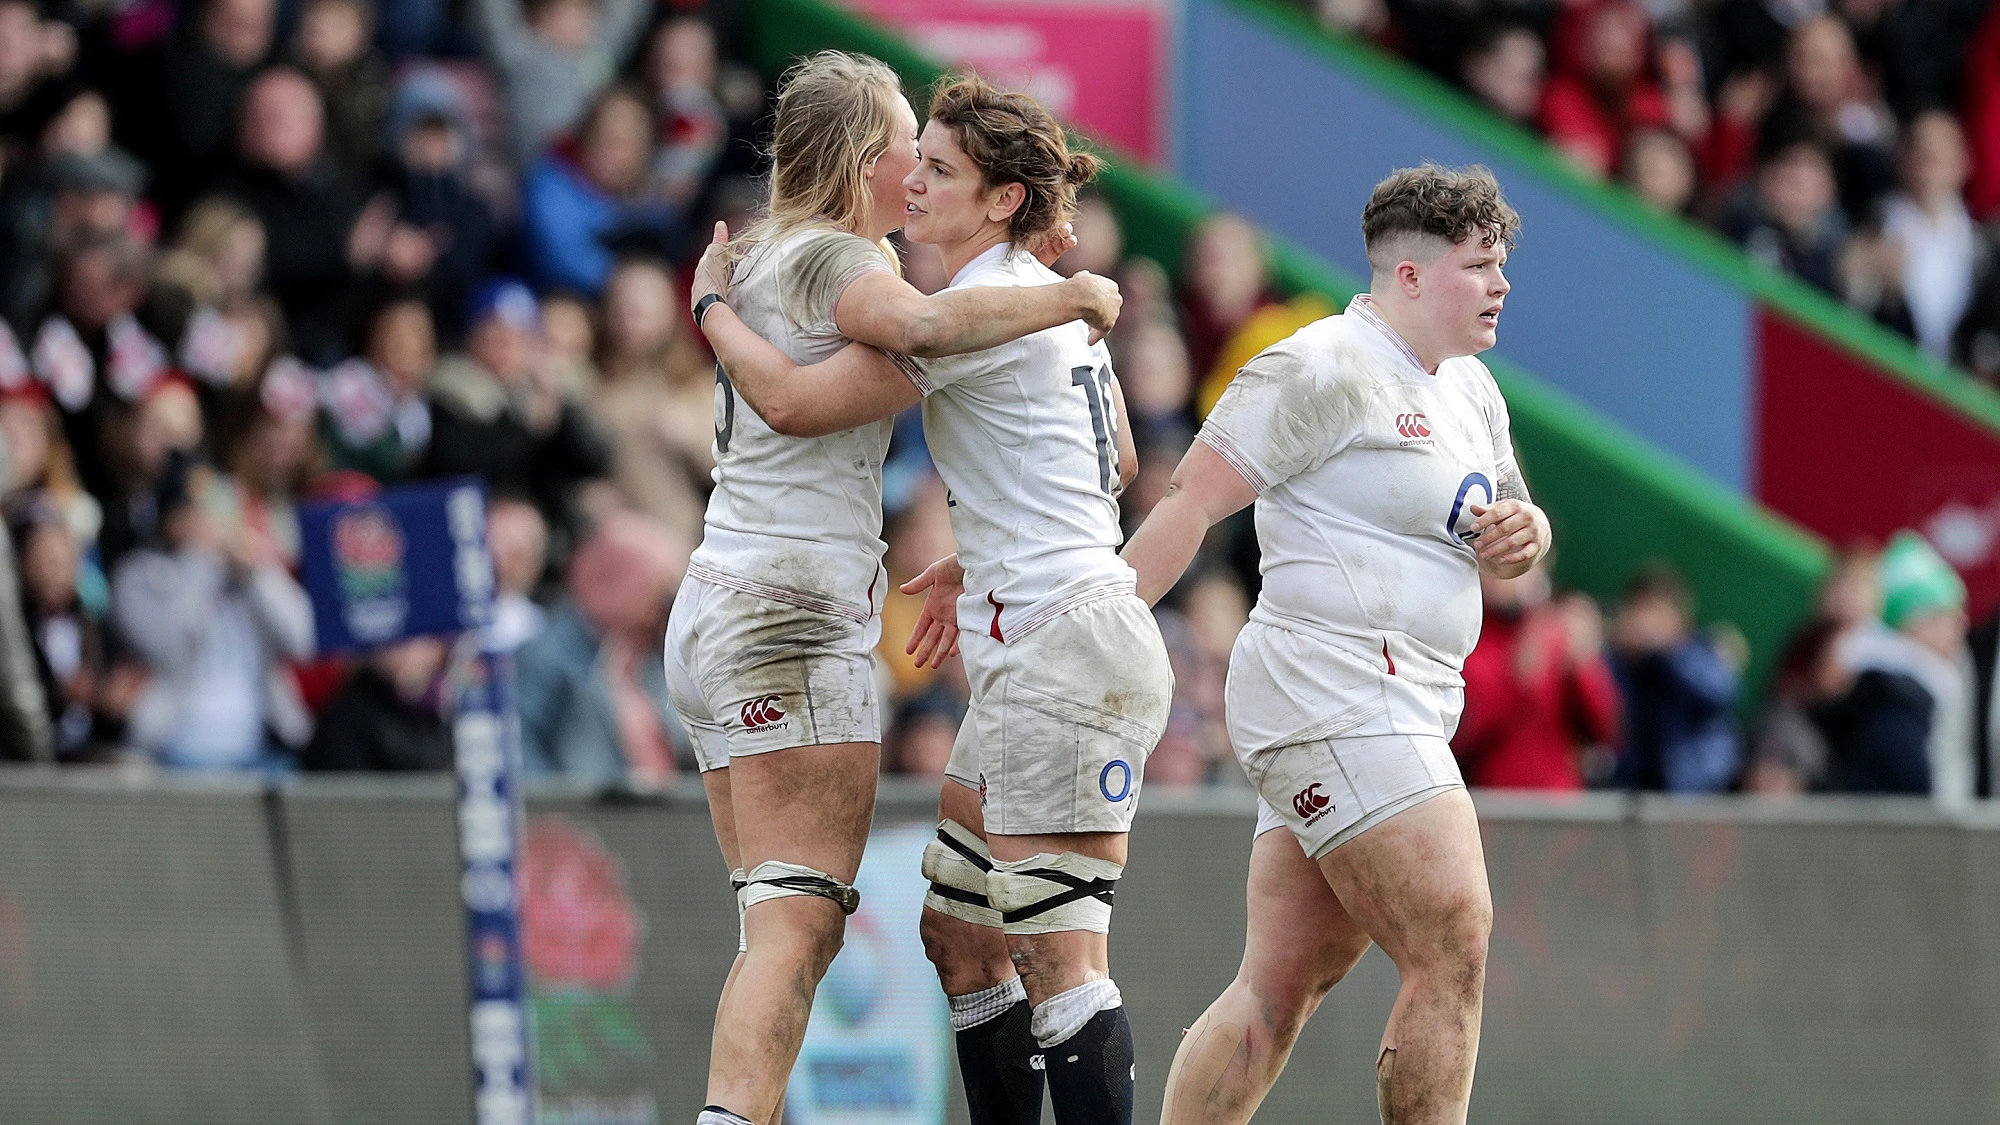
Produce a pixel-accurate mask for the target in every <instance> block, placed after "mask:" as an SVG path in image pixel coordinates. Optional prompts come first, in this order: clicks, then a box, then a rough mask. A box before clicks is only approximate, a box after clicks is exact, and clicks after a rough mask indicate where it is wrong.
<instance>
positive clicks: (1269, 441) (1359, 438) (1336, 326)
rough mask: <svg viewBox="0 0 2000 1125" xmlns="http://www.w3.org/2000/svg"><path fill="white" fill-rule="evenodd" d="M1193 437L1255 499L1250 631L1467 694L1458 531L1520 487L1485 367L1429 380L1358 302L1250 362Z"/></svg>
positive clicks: (1469, 561)
mask: <svg viewBox="0 0 2000 1125" xmlns="http://www.w3.org/2000/svg"><path fill="white" fill-rule="evenodd" d="M1199 440H1200V441H1202V442H1205V443H1206V444H1207V445H1208V446H1209V447H1210V448H1212V449H1214V450H1215V452H1216V453H1217V454H1219V455H1220V456H1221V457H1222V459H1223V460H1225V461H1228V462H1229V463H1230V464H1231V465H1232V466H1234V467H1235V469H1236V471H1237V472H1239V473H1242V474H1243V479H1244V480H1245V481H1248V482H1249V483H1250V485H1251V487H1253V488H1255V489H1256V490H1257V507H1256V519H1257V545H1258V547H1259V548H1260V550H1261V551H1262V553H1263V561H1262V563H1261V565H1260V569H1261V570H1262V572H1263V575H1264V588H1263V591H1262V593H1260V594H1259V595H1258V597H1257V604H1256V606H1255V608H1254V609H1252V611H1251V614H1250V619H1251V620H1252V621H1260V622H1262V623H1264V624H1267V625H1275V626H1278V627H1280V628H1285V629H1292V630H1294V631H1298V632H1304V633H1307V634H1309V635H1314V636H1318V637H1321V638H1323V639H1325V640H1328V641H1330V642H1332V643H1333V644H1335V645H1337V646H1338V647H1340V648H1342V649H1344V650H1347V651H1349V652H1351V653H1353V654H1354V655H1356V656H1357V657H1360V658H1362V659H1367V660H1371V661H1373V662H1374V664H1375V665H1376V666H1377V667H1379V668H1383V669H1384V670H1387V671H1392V672H1393V673H1394V674H1395V675H1398V676H1403V677H1407V678H1409V679H1411V680H1413V681H1416V682H1419V683H1428V684H1433V685H1437V686H1444V687H1459V686H1461V685H1462V684H1463V682H1464V681H1463V680H1461V679H1460V677H1459V671H1460V669H1462V668H1463V667H1464V666H1465V657H1466V654H1468V653H1470V652H1471V651H1472V646H1473V644H1474V643H1475V642H1477V641H1478V640H1479V622H1480V594H1479V565H1478V560H1477V559H1476V558H1475V557H1474V555H1473V553H1472V546H1471V545H1470V544H1469V543H1467V542H1466V541H1465V540H1463V539H1461V538H1460V534H1461V533H1462V532H1464V531H1466V530H1467V529H1469V528H1470V526H1471V524H1472V518H1473V517H1472V513H1471V512H1470V511H1469V510H1468V509H1469V508H1471V506H1472V505H1474V504H1491V503H1493V501H1494V498H1495V496H1496V494H1497V493H1498V492H1499V491H1500V490H1501V486H1502V482H1503V481H1510V480H1511V481H1514V482H1516V487H1518V482H1519V469H1518V468H1517V467H1516V465H1515V463H1514V452H1513V443H1512V439H1511V438H1510V436H1509V434H1508V425H1507V405H1506V403H1505V402H1504V401H1503V400H1502V399H1501V397H1500V391H1499V388H1498V387H1496V386H1494V383H1493V376H1492V375H1491V374H1490V373H1488V372H1487V370H1486V365H1485V364H1483V363H1481V362H1480V361H1479V360H1477V359H1475V358H1473V357H1470V356H1466V357H1463V358H1459V359H1450V360H1446V361H1445V362H1444V363H1442V364H1440V365H1439V367H1438V372H1437V374H1436V375H1431V374H1429V373H1428V372H1426V371H1425V370H1424V369H1423V366H1422V365H1421V364H1420V363H1418V361H1417V357H1416V353H1415V352H1413V351H1412V350H1410V347H1409V345H1408V344H1407V343H1406V342H1404V341H1403V339H1402V338H1401V337H1400V336H1398V335H1397V334H1396V333H1395V331H1394V330H1393V329H1391V328H1390V327H1389V326H1388V324H1387V323H1386V322H1384V321H1383V320H1382V319H1381V317H1380V316H1379V315H1378V314H1376V312H1375V311H1374V308H1373V306H1372V303H1371V302H1370V301H1369V299H1368V297H1367V295H1366V294H1363V295H1361V296H1359V297H1356V298H1355V299H1354V301H1353V302H1351V303H1349V305H1348V306H1347V312H1346V314H1345V315H1342V316H1330V317H1327V318H1325V319H1324V320H1320V321H1317V322H1315V323H1313V324H1309V325H1307V326H1306V327H1304V328H1302V329H1300V330H1299V331H1298V332H1296V333H1294V334H1292V335H1291V336H1290V337H1287V338H1286V339H1284V340H1282V341H1280V342H1279V343H1277V344H1274V345H1272V346H1271V347H1270V348H1268V349H1266V350H1265V351H1263V352H1262V353H1260V354H1259V355H1258V356H1257V357H1256V358H1255V359H1252V360H1251V361H1250V362H1249V363H1247V364H1245V365H1244V366H1243V370H1242V371H1240V372H1239V373H1238V374H1237V376H1236V378H1235V380H1234V381H1233V382H1231V383H1230V385H1229V388H1228V389H1227V390H1226V391H1224V392H1223V394H1222V398H1221V400H1220V401H1218V402H1217V403H1216V405H1215V409H1214V410H1213V411H1212V412H1211V413H1210V414H1209V416H1208V421H1207V423H1206V424H1205V425H1204V426H1203V427H1202V430H1201V434H1200V435H1199ZM1520 498H1521V499H1524V500H1525V499H1527V497H1526V496H1525V495H1522V496H1520Z"/></svg>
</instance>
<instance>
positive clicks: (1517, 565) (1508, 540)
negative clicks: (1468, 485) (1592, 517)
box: [1466, 470, 1554, 578]
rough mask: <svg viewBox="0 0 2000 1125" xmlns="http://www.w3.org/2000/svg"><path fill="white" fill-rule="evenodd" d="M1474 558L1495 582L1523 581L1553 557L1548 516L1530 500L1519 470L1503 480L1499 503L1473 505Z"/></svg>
mask: <svg viewBox="0 0 2000 1125" xmlns="http://www.w3.org/2000/svg"><path fill="white" fill-rule="evenodd" d="M1470 511H1471V512H1472V515H1473V517H1474V518H1473V521H1472V530H1473V531H1474V532H1476V533H1477V538H1474V537H1473V536H1472V535H1468V536H1466V538H1467V539H1469V540H1471V541H1472V544H1473V552H1472V553H1473V554H1474V555H1475V556H1476V557H1477V558H1478V559H1479V569H1480V570H1482V571H1484V572H1486V573H1487V574H1490V575H1492V576H1493V577H1495V578H1519V577H1520V576H1521V575H1523V574H1526V573H1528V571H1529V570H1531V569H1533V568H1534V565H1535V564H1536V563H1538V562H1540V561H1541V559H1542V556H1543V555H1546V554H1548V553H1549V547H1550V546H1551V545H1552V544H1553V542H1554V536H1553V533H1552V532H1551V530H1550V528H1549V517H1548V513H1546V512H1544V511H1542V510H1541V509H1540V508H1539V507H1536V506H1535V503H1534V501H1532V500H1530V499H1529V498H1528V485H1527V482H1526V481H1524V480H1522V479H1521V474H1520V472H1519V471H1518V470H1516V471H1514V472H1511V473H1507V474H1504V475H1503V476H1502V477H1501V478H1500V487H1499V499H1497V500H1495V501H1494V502H1493V503H1492V504H1490V505H1485V506H1481V505H1478V504H1474V505H1472V507H1471V509H1470Z"/></svg>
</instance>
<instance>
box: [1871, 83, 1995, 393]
mask: <svg viewBox="0 0 2000 1125" xmlns="http://www.w3.org/2000/svg"><path fill="white" fill-rule="evenodd" d="M1970 171H1971V169H1970V166H1969V164H1968V162H1967V159H1966V152H1965V135H1964V133H1963V132H1961V131H1960V129H1959V126H1958V120H1957V119H1956V118H1954V117H1952V116H1951V114H1949V113H1946V112H1944V111H1943V110H1932V111H1930V112H1927V113H1925V114H1923V115H1922V116H1920V117H1918V118H1917V119H1916V120H1915V121H1913V122H1911V123H1910V127H1909V130H1908V132H1907V134H1906V135H1905V138H1904V143H1903V152H1902V160H1901V181H1902V190H1900V191H1899V192H1897V193H1896V194H1894V195H1892V196H1890V197H1889V199H1888V201H1887V202H1886V203H1885V204H1884V205H1883V208H1882V233H1883V234H1884V236H1885V237H1886V238H1887V239H1888V241H1889V243H1890V244H1891V245H1892V246H1893V247H1894V248H1895V255H1894V260H1895V262H1896V264H1897V265H1898V266H1899V267H1900V268H1899V270H1898V271H1897V275H1896V276H1895V277H1894V279H1893V280H1894V282H1895V284H1896V287H1897V290H1898V291H1899V293H1900V294H1901V298H1902V302H1903V304H1904V305H1905V306H1906V307H1907V308H1908V310H1909V320H1910V322H1911V324H1910V327H1911V328H1912V329H1913V330H1914V334H1915V336H1916V340H1917V344H1918V346H1920V347H1922V348H1923V349H1924V350H1925V351H1927V352H1929V353H1931V354H1932V355H1934V356H1936V357H1937V358H1939V359H1951V358H1952V352H1953V345H1954V343H1955V341H1957V340H1958V339H1959V338H1960V331H1961V329H1960V326H1961V325H1962V324H1964V323H1965V321H1966V312H1967V310H1968V309H1969V308H1971V307H1972V296H1973V288H1974V284H1975V282H1976V280H1977V277H1976V275H1977V274H1978V273H1979V272H1981V269H1982V267H1985V268H1986V269H1988V270H1990V269H1991V266H1990V262H1991V259H1992V256H1993V250H1992V247H1991V245H1990V244H1988V243H1987V241H1986V240H1985V239H1984V238H1983V237H1982V236H1981V235H1980V233H1979V228H1978V227H1977V226H1976V225H1975V224H1974V223H1973V221H1972V214H1971V212H1969V211H1967V210H1966V208H1965V183H1966V177H1967V176H1968V175H1969V174H1970ZM1967 328H1969V329H1970V330H1971V331H1974V332H1976V331H1978V328H1977V327H1976V326H1971V325H1968V326H1967Z"/></svg>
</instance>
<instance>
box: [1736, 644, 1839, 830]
mask: <svg viewBox="0 0 2000 1125" xmlns="http://www.w3.org/2000/svg"><path fill="white" fill-rule="evenodd" d="M1849 628H1850V626H1848V625H1846V624H1844V623H1842V622H1840V621H1837V620H1834V619H1832V618H1820V619H1818V620H1816V621H1814V622H1812V623H1811V624H1809V625H1808V626H1807V627H1806V628H1805V629H1803V630H1801V631H1800V632H1799V633H1798V634H1797V635H1795V636H1794V637H1793V638H1792V639H1791V641H1790V642H1789V643H1788V644H1787V645H1786V646H1785V651H1784V653H1783V654H1782V655H1780V656H1779V658H1778V668H1777V671H1776V673H1775V674H1774V675H1773V676H1772V682H1771V697H1770V699H1769V700H1768V701H1767V702H1766V704H1765V706H1764V711H1763V714H1762V715H1761V716H1760V717H1759V718H1758V720H1757V726H1756V729H1755V730H1754V731H1752V732H1751V735H1750V767H1749V771H1748V772H1747V773H1746V774H1745V775H1744V778H1743V788H1744V791H1745V792H1749V793H1762V794H1770V795H1783V794H1793V793H1807V792H1818V791H1821V790H1825V789H1829V788H1831V787H1832V785H1833V751H1832V744H1831V741H1830V740H1829V739H1828V737H1827V732H1826V730H1825V729H1823V724H1824V725H1825V726H1834V727H1838V726H1839V725H1840V720H1841V719H1844V718H1847V717H1848V716H1849V715H1851V714H1852V713H1853V711H1854V710H1856V708H1854V707H1853V706H1852V705H1850V706H1849V708H1848V713H1847V714H1846V715H1843V714H1841V712H1840V711H1839V705H1840V704H1841V703H1842V702H1843V701H1844V700H1847V699H1848V697H1849V694H1850V692H1851V691H1852V690H1853V688H1854V679H1855V677H1854V674H1853V673H1852V672H1850V671H1849V670H1848V669H1847V668H1846V667H1844V666H1843V665H1842V663H1841V661H1840V658H1839V654H1840V644H1841V641H1842V638H1843V637H1844V636H1845V634H1846V632H1847V630H1848V629H1849Z"/></svg>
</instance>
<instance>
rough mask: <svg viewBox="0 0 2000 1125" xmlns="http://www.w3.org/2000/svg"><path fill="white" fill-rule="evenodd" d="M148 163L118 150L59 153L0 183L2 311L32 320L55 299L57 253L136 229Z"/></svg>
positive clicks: (20, 319) (16, 320) (25, 321)
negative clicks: (145, 163)
mask: <svg viewBox="0 0 2000 1125" xmlns="http://www.w3.org/2000/svg"><path fill="white" fill-rule="evenodd" d="M146 178H147V177H146V170H145V168H143V167H142V166H141V165H140V164H139V163H138V161H136V160H134V159H133V158H132V157H131V156H129V155H127V154H126V153H124V152H121V151H119V150H116V149H107V150H104V151H100V152H94V153H81V152H57V153H54V154H52V155H50V156H49V157H47V158H46V159H43V160H41V161H38V162H36V163H34V164H30V165H28V166H27V167H26V168H24V169H23V170H22V171H21V172H20V174H18V175H15V176H11V177H8V178H7V181H6V183H5V186H4V187H0V231H4V235H0V270H4V273H0V316H5V317H6V318H7V319H8V321H10V322H11V323H15V324H28V323H31V322H32V321H33V318H34V316H35V314H37V313H39V312H41V311H42V310H43V309H44V308H45V307H47V304H48V302H49V301H50V300H51V299H52V298H53V295H54V285H55V277H54V271H53V269H52V268H51V267H52V266H53V265H54V263H53V262H52V260H51V256H52V254H53V253H57V252H61V251H66V250H68V249H70V248H72V247H74V246H76V245H77V244H78V243H80V242H82V241H85V240H88V239H94V238H104V237H108V236H113V235H119V234H125V233H129V232H131V231H132V230H133V229H134V228H135V227H136V226H137V225H138V224H137V222H136V217H137V214H138V199H139V193H140V191H141V190H142V189H143V188H144V187H145V185H146Z"/></svg>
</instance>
